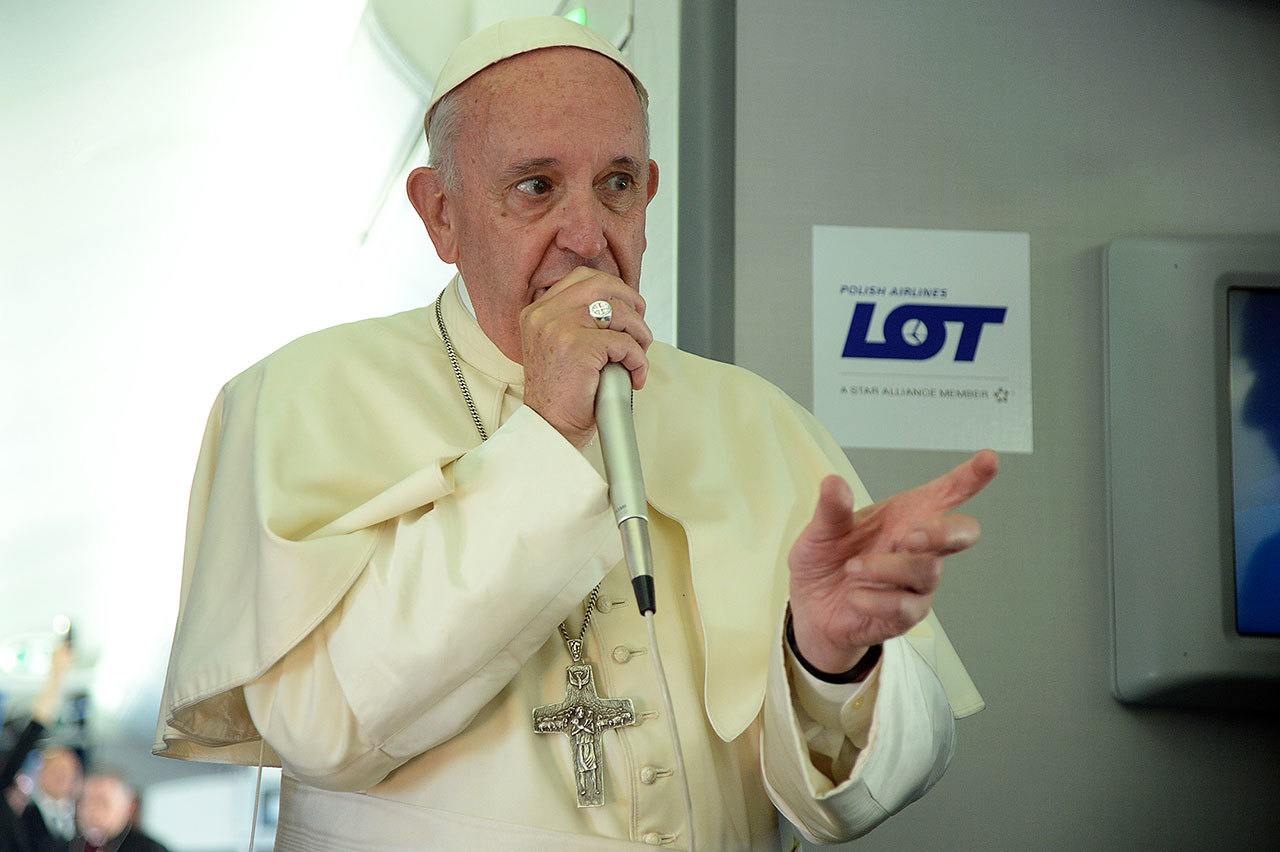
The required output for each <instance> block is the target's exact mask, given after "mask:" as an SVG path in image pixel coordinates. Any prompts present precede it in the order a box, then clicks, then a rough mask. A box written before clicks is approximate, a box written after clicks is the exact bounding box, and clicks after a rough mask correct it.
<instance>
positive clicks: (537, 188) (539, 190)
mask: <svg viewBox="0 0 1280 852" xmlns="http://www.w3.org/2000/svg"><path fill="white" fill-rule="evenodd" d="M516 189H518V190H520V191H521V192H523V193H524V194H525V195H546V194H547V193H548V192H550V191H551V181H549V180H547V179H546V178H541V177H531V178H525V179H524V180H522V181H520V182H519V183H518V184H516Z"/></svg>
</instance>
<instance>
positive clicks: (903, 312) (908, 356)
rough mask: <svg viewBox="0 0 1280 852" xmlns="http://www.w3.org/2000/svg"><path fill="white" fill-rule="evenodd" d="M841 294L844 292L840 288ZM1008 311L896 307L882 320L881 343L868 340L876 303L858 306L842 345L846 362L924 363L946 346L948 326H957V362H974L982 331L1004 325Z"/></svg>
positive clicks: (912, 305) (978, 307)
mask: <svg viewBox="0 0 1280 852" xmlns="http://www.w3.org/2000/svg"><path fill="white" fill-rule="evenodd" d="M841 289H842V290H844V289H845V288H841ZM1007 311H1008V308H1005V307H996V306H986V305H922V304H915V303H908V304H903V305H898V306H897V307H896V308H894V309H893V310H891V311H890V312H889V314H888V315H887V316H886V317H885V318H884V323H883V326H882V333H883V338H884V341H883V342H877V341H873V340H869V339H868V336H869V334H870V331H871V322H872V319H873V317H874V315H875V312H876V303H875V302H858V303H857V304H856V305H855V306H854V309H853V321H852V322H850V323H849V334H848V336H847V337H846V338H845V341H844V352H843V353H842V355H843V357H845V358H887V359H893V360H899V361H925V360H928V359H929V358H932V357H933V356H935V355H937V354H938V353H939V352H941V351H942V347H943V345H944V344H946V342H947V323H959V324H960V340H959V342H958V343H957V344H956V355H955V360H956V361H973V359H974V357H975V356H976V355H977V354H978V343H979V341H980V340H981V338H982V330H983V328H985V327H986V326H987V325H1001V324H1003V323H1004V317H1005V313H1006V312H1007Z"/></svg>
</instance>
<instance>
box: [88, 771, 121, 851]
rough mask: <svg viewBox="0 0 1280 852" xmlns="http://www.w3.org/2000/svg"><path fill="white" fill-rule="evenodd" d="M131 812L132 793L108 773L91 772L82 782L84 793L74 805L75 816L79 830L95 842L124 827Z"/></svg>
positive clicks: (111, 836)
mask: <svg viewBox="0 0 1280 852" xmlns="http://www.w3.org/2000/svg"><path fill="white" fill-rule="evenodd" d="M132 816H133V794H132V793H131V792H130V791H129V789H128V788H127V787H126V786H125V785H124V784H122V783H121V782H120V779H119V778H114V777H112V776H109V775H95V776H92V777H90V778H89V779H88V780H86V781H85V782H84V793H83V794H82V795H81V796H80V803H79V805H78V806H77V807H76V820H77V821H78V822H79V823H80V831H81V832H82V833H83V834H84V836H85V837H86V838H87V839H88V840H90V841H92V842H95V843H98V844H101V843H102V842H103V841H106V840H110V839H111V838H113V837H115V836H116V835H118V834H119V833H120V832H122V831H124V829H125V826H127V825H128V824H129V818H130V817H132Z"/></svg>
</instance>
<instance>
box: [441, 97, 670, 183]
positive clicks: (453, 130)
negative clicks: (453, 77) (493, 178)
mask: <svg viewBox="0 0 1280 852" xmlns="http://www.w3.org/2000/svg"><path fill="white" fill-rule="evenodd" d="M627 79H629V80H630V81H631V85H632V87H633V88H634V89H635V90H636V97H637V98H638V99H639V100H640V114H641V115H642V116H644V157H645V159H646V160H647V159H648V158H649V96H648V95H647V94H645V91H644V89H643V88H641V86H640V83H639V82H638V81H637V80H636V79H635V78H634V77H632V76H631V75H630V74H627ZM458 94H459V89H454V90H453V91H452V92H449V93H448V94H447V95H445V96H444V97H443V98H441V99H440V101H439V103H437V104H436V105H435V106H434V107H433V108H432V109H431V110H430V111H429V112H428V113H427V114H426V116H424V117H423V119H422V123H423V124H424V125H425V126H426V132H427V165H428V166H430V167H431V168H433V169H435V170H436V172H437V173H439V175H440V180H441V181H442V182H443V183H444V185H445V187H446V188H448V189H450V190H453V191H457V189H458V187H459V186H461V178H460V176H459V174H458V163H457V160H456V159H455V157H454V147H455V146H456V145H457V143H458V134H459V133H460V132H461V130H462V102H461V101H460V100H459V99H458Z"/></svg>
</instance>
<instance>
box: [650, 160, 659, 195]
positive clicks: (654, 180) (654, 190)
mask: <svg viewBox="0 0 1280 852" xmlns="http://www.w3.org/2000/svg"><path fill="white" fill-rule="evenodd" d="M648 189H649V198H648V200H649V201H652V200H653V197H654V196H655V195H657V194H658V164H657V163H655V162H654V161H653V160H650V161H649V187H648Z"/></svg>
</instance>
